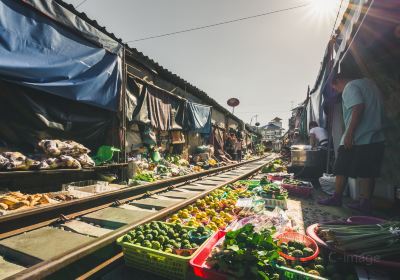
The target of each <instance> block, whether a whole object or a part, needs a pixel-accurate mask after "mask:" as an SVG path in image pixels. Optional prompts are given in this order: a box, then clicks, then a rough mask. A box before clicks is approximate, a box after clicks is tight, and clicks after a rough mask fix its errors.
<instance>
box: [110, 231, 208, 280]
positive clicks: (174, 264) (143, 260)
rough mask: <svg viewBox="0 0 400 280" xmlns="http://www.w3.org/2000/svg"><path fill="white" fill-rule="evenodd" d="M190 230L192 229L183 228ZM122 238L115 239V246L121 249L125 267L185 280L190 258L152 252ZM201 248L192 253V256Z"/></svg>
mask: <svg viewBox="0 0 400 280" xmlns="http://www.w3.org/2000/svg"><path fill="white" fill-rule="evenodd" d="M183 228H185V229H188V230H192V229H194V228H192V227H183ZM123 238H124V236H121V237H119V238H118V239H117V244H118V245H120V246H121V247H122V252H123V254H124V259H125V264H126V265H127V266H130V267H133V268H137V269H141V270H145V271H148V272H151V273H153V274H156V275H159V276H162V277H164V278H167V279H186V275H187V271H188V267H189V261H190V259H191V258H192V256H193V255H192V256H179V255H176V254H170V253H166V252H164V251H159V250H154V249H151V248H147V247H142V246H139V245H134V244H132V243H128V242H124V241H123ZM200 248H201V246H200V247H199V248H198V249H197V250H196V251H195V252H194V254H195V253H196V252H197V251H198V250H199V249H200Z"/></svg>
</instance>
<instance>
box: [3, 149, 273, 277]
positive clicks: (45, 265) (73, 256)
mask: <svg viewBox="0 0 400 280" xmlns="http://www.w3.org/2000/svg"><path fill="white" fill-rule="evenodd" d="M265 158H266V157H263V158H259V159H256V160H252V161H248V162H246V163H244V164H248V163H251V162H256V161H260V160H263V159H265ZM274 158H275V157H274V156H271V158H269V160H273V159H274ZM266 163H267V162H266ZM266 163H265V164H266ZM265 164H263V165H260V166H257V167H255V168H253V169H251V170H249V171H246V172H244V173H243V174H241V175H239V176H237V177H235V178H233V179H229V180H227V181H224V182H221V183H220V184H218V185H217V186H215V187H212V188H210V189H208V190H206V191H204V192H202V193H200V194H198V195H196V196H194V197H192V198H189V199H187V200H184V201H182V202H180V203H177V204H176V205H173V206H170V207H167V208H165V209H162V210H160V211H158V212H156V213H155V214H154V215H152V216H149V217H146V218H144V219H143V220H141V221H138V222H136V223H133V224H129V225H125V226H123V227H121V228H119V229H116V230H114V231H112V232H110V233H108V234H106V235H104V236H102V237H100V238H97V239H95V240H93V241H91V242H89V243H85V244H83V245H81V246H78V247H76V248H74V249H73V250H70V251H68V252H65V253H63V254H61V255H58V256H56V257H53V258H51V259H49V260H46V261H43V262H40V263H38V264H36V265H34V266H31V267H29V268H27V269H25V270H23V271H21V272H19V273H17V274H14V275H12V276H10V277H8V278H6V279H7V280H14V279H20V280H24V279H26V280H27V279H29V280H31V279H43V278H44V277H48V276H50V275H51V274H53V273H55V272H57V271H59V270H60V269H62V268H65V267H67V266H68V265H71V264H73V263H75V262H77V261H79V260H80V259H82V258H84V257H86V256H88V255H90V254H92V253H94V252H96V251H97V250H100V249H101V248H104V247H106V246H109V245H111V244H112V243H114V242H115V241H116V239H117V238H118V237H120V236H121V235H124V234H126V233H127V232H129V231H130V230H132V229H133V228H135V227H137V226H139V225H141V224H145V223H148V222H151V221H153V220H159V219H162V218H164V217H166V216H168V215H170V214H172V213H174V212H176V211H177V210H179V209H181V208H183V207H186V206H187V205H189V204H192V203H193V202H195V201H196V200H198V199H201V198H203V197H204V196H206V195H207V194H209V193H210V192H212V191H213V190H215V189H217V188H220V187H222V186H224V185H226V184H230V183H233V182H235V181H237V180H240V179H242V178H245V177H248V176H250V175H252V174H254V173H256V172H257V171H259V170H260V169H261V168H262V167H263V166H264V165H265ZM240 165H243V164H239V165H236V166H240ZM226 169H229V168H226Z"/></svg>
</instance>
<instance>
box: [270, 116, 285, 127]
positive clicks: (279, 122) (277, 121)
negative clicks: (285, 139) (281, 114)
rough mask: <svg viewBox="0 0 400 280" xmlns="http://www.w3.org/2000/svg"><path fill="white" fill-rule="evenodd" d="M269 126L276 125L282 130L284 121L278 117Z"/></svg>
mask: <svg viewBox="0 0 400 280" xmlns="http://www.w3.org/2000/svg"><path fill="white" fill-rule="evenodd" d="M269 124H273V125H276V126H279V127H280V128H282V119H281V118H278V117H276V118H275V119H273V120H272V121H270V122H269Z"/></svg>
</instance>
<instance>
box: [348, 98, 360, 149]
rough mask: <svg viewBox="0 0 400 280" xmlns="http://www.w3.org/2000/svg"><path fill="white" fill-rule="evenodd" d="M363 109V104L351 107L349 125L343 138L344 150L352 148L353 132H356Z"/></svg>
mask: <svg viewBox="0 0 400 280" xmlns="http://www.w3.org/2000/svg"><path fill="white" fill-rule="evenodd" d="M364 108H365V105H364V103H360V104H357V105H354V106H353V107H352V112H351V121H350V125H349V128H348V129H347V131H346V136H345V137H344V146H345V148H346V149H351V148H352V147H353V136H354V132H355V131H356V129H357V126H358V124H359V123H360V121H361V118H362V115H363V112H364Z"/></svg>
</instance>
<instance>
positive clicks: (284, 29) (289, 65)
mask: <svg viewBox="0 0 400 280" xmlns="http://www.w3.org/2000/svg"><path fill="white" fill-rule="evenodd" d="M82 1H83V0H66V2H69V3H71V4H74V5H77V4H79V3H81V2H82ZM305 3H310V5H308V6H307V7H304V8H299V9H296V10H291V11H285V12H282V13H277V14H272V15H267V16H264V17H259V18H254V19H250V20H247V21H240V22H235V23H231V24H227V25H222V26H217V27H213V28H210V29H203V30H197V31H193V32H189V33H183V34H178V35H175V36H169V37H163V38H157V39H152V40H146V41H140V42H133V43H130V44H129V45H130V46H132V47H135V48H137V49H138V50H139V51H141V52H143V53H144V54H145V55H148V56H149V57H150V58H152V59H154V60H155V61H157V62H158V63H159V64H161V65H162V66H163V67H165V68H167V69H169V70H170V71H171V72H173V73H175V74H177V75H179V76H180V77H182V78H183V79H185V80H187V81H188V82H190V83H191V84H193V85H195V86H197V87H198V88H200V89H202V90H203V91H205V92H206V93H207V94H208V95H210V96H211V97H213V98H214V99H216V100H217V101H218V102H219V103H220V104H222V105H223V106H226V107H228V106H227V105H226V101H227V99H228V98H230V97H236V98H238V99H239V100H240V101H241V103H240V105H239V107H237V108H236V110H235V114H236V115H237V116H238V117H239V118H241V119H242V120H244V121H245V122H250V119H251V117H252V116H254V115H255V114H258V121H259V122H260V123H261V125H265V124H267V123H268V122H269V121H270V120H271V119H273V118H274V117H275V116H279V117H280V118H282V119H283V122H284V126H285V127H287V122H288V118H289V117H290V109H291V107H292V104H293V105H297V104H298V103H300V102H302V101H303V100H304V99H305V97H306V91H307V86H308V85H310V86H312V85H313V84H314V81H315V79H316V76H317V73H318V70H319V67H320V62H321V60H322V57H323V54H324V51H325V47H326V44H327V43H328V40H329V37H330V34H331V31H332V27H333V23H334V21H335V17H336V14H337V11H338V8H339V5H340V0H251V1H249V0H217V1H216V0H168V1H167V0H113V1H111V0H87V1H86V2H85V3H83V4H82V5H81V6H80V7H78V8H77V9H78V10H79V11H82V12H85V13H86V14H87V15H88V16H89V17H90V18H92V19H95V20H97V21H98V22H99V23H100V25H104V26H106V27H107V30H108V31H110V32H113V33H114V34H116V35H117V37H120V38H122V39H123V41H125V42H127V41H130V40H135V39H140V38H143V37H149V36H152V35H159V34H163V33H170V32H174V31H179V30H182V29H188V28H192V27H198V26H203V25H209V24H213V23H218V22H221V21H226V20H232V19H236V18H242V17H247V16H252V15H256V14H261V13H266V12H270V11H273V10H278V9H285V8H290V7H293V6H298V5H301V4H305ZM347 3H348V1H346V0H344V2H343V7H342V11H341V14H340V16H339V19H338V21H340V19H341V15H342V13H343V11H344V8H346V7H347ZM254 122H255V121H253V124H254Z"/></svg>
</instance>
